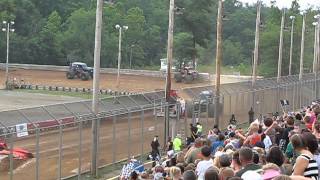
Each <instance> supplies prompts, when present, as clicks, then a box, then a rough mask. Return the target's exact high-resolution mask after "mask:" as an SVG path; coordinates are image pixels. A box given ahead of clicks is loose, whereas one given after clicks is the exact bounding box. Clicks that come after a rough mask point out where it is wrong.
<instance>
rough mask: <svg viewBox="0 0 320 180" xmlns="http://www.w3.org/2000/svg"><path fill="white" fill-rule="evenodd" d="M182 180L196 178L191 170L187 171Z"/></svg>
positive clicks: (194, 179)
mask: <svg viewBox="0 0 320 180" xmlns="http://www.w3.org/2000/svg"><path fill="white" fill-rule="evenodd" d="M182 177H183V180H196V179H197V176H196V174H195V173H194V171H192V170H187V171H185V172H184V173H183V175H182Z"/></svg>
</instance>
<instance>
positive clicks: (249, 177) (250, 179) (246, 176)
mask: <svg viewBox="0 0 320 180" xmlns="http://www.w3.org/2000/svg"><path fill="white" fill-rule="evenodd" d="M241 179H243V180H262V177H261V175H260V174H259V173H258V172H256V171H253V170H248V171H246V172H245V173H243V175H241Z"/></svg>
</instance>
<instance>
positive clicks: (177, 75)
mask: <svg viewBox="0 0 320 180" xmlns="http://www.w3.org/2000/svg"><path fill="white" fill-rule="evenodd" d="M182 79H183V77H182V74H181V73H175V74H174V80H175V81H176V82H177V83H179V82H182Z"/></svg>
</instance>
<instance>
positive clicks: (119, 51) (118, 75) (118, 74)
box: [116, 26, 122, 88]
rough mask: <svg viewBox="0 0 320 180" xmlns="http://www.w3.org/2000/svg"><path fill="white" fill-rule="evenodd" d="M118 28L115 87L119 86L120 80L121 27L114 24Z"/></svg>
mask: <svg viewBox="0 0 320 180" xmlns="http://www.w3.org/2000/svg"><path fill="white" fill-rule="evenodd" d="M116 27H118V28H119V50H118V73H117V85H116V86H117V88H119V80H120V68H121V39H122V27H120V26H116Z"/></svg>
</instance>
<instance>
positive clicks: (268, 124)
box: [263, 118, 277, 144]
mask: <svg viewBox="0 0 320 180" xmlns="http://www.w3.org/2000/svg"><path fill="white" fill-rule="evenodd" d="M263 124H264V126H265V131H264V134H265V135H267V136H269V138H270V140H271V142H272V144H275V143H276V130H275V126H276V125H277V123H274V121H273V119H272V118H266V119H264V121H263Z"/></svg>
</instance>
